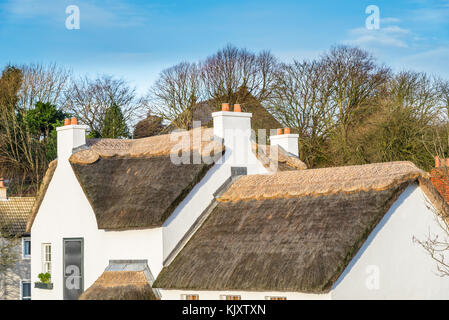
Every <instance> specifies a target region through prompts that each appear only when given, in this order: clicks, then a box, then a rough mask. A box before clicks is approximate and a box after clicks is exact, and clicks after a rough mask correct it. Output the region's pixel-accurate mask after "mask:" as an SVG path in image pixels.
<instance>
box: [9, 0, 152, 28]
mask: <svg viewBox="0 0 449 320" xmlns="http://www.w3.org/2000/svg"><path fill="white" fill-rule="evenodd" d="M73 4H74V1H73V0H59V1H54V0H9V1H6V2H5V3H3V4H2V5H1V8H2V9H3V10H5V11H6V12H7V13H8V16H9V18H10V19H33V18H42V17H45V19H47V21H53V22H58V23H59V22H61V21H65V19H66V18H67V14H66V13H65V9H66V7H67V6H69V5H73ZM75 5H77V6H78V7H79V8H80V17H81V25H83V24H88V25H95V26H101V27H109V26H120V27H127V26H142V25H144V23H145V17H144V16H143V15H142V12H141V11H142V10H141V9H139V8H136V7H134V6H133V5H132V3H130V2H124V1H122V0H114V1H110V2H108V3H104V2H103V3H102V2H98V1H89V0H84V1H79V0H78V1H76V3H75Z"/></svg>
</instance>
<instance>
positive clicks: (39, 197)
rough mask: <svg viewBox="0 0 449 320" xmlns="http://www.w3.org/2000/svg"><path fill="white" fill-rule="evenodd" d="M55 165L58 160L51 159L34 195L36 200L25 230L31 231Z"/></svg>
mask: <svg viewBox="0 0 449 320" xmlns="http://www.w3.org/2000/svg"><path fill="white" fill-rule="evenodd" d="M57 165H58V160H53V161H52V162H50V163H49V164H48V169H47V171H46V172H45V175H44V178H43V179H42V182H41V186H40V187H39V191H38V193H37V196H36V201H35V202H34V204H33V208H32V209H31V213H30V216H29V218H28V221H27V224H26V232H31V227H32V226H33V222H34V219H36V216H37V213H38V211H39V208H40V207H41V204H42V201H43V200H44V197H45V194H46V193H47V189H48V186H49V185H50V181H51V179H52V178H53V174H54V173H55V170H56V167H57Z"/></svg>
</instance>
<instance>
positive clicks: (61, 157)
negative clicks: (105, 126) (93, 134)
mask: <svg viewBox="0 0 449 320" xmlns="http://www.w3.org/2000/svg"><path fill="white" fill-rule="evenodd" d="M87 128H88V127H87V126H83V125H79V124H78V121H77V119H76V118H72V119H65V122H64V126H63V127H58V128H56V131H57V133H58V139H57V147H58V163H63V162H65V161H66V160H68V159H69V158H70V156H71V155H72V150H73V149H74V148H77V147H80V146H82V145H85V144H86V129H87Z"/></svg>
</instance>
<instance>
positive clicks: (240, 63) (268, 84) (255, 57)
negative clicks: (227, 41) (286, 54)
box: [201, 45, 278, 104]
mask: <svg viewBox="0 0 449 320" xmlns="http://www.w3.org/2000/svg"><path fill="white" fill-rule="evenodd" d="M277 66H278V63H277V60H276V58H275V57H274V56H273V55H272V54H271V53H270V52H268V51H262V52H260V53H259V54H255V53H252V52H249V51H248V50H246V49H239V48H236V47H234V46H232V45H228V46H226V47H225V48H223V49H221V50H219V51H218V52H217V53H215V54H214V55H212V56H210V57H208V58H207V59H206V60H205V61H204V62H202V63H201V70H202V80H203V82H204V86H205V89H206V93H207V96H208V98H209V99H213V100H215V101H216V102H217V104H218V103H221V102H223V101H225V102H229V103H236V102H243V101H245V100H246V99H247V98H248V96H249V95H252V96H254V97H255V98H256V100H258V101H259V102H264V101H265V100H266V99H267V98H268V97H269V96H270V94H271V90H272V86H273V84H274V80H275V76H274V74H275V71H276V69H277ZM241 89H245V90H241Z"/></svg>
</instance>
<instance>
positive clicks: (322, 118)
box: [268, 60, 336, 167]
mask: <svg viewBox="0 0 449 320" xmlns="http://www.w3.org/2000/svg"><path fill="white" fill-rule="evenodd" d="M325 72H326V69H325V65H324V64H323V63H322V62H320V61H316V60H314V61H304V62H300V61H294V62H293V63H292V64H282V65H281V66H280V70H279V72H277V73H276V85H275V86H273V89H272V94H271V98H270V99H269V103H268V109H269V110H270V111H271V112H272V113H273V114H274V116H275V117H276V118H277V119H278V120H279V121H280V122H281V123H282V124H283V125H285V126H287V127H290V128H293V129H295V131H296V132H297V133H299V136H300V138H299V144H300V148H299V149H300V158H301V159H302V160H304V161H305V162H306V164H307V165H308V166H309V167H312V166H313V165H314V160H315V158H316V157H317V156H318V155H319V154H321V155H322V156H325V153H326V152H325V150H324V149H323V148H322V146H323V143H324V142H325V141H326V140H327V139H328V137H329V134H330V133H331V132H332V130H333V128H334V118H335V116H336V109H335V108H334V106H333V105H332V104H331V103H330V98H331V94H332V92H331V83H329V81H328V79H327V78H326V77H323V74H325Z"/></svg>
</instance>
